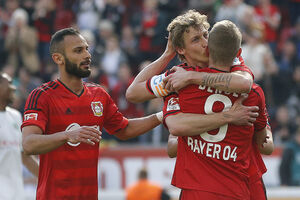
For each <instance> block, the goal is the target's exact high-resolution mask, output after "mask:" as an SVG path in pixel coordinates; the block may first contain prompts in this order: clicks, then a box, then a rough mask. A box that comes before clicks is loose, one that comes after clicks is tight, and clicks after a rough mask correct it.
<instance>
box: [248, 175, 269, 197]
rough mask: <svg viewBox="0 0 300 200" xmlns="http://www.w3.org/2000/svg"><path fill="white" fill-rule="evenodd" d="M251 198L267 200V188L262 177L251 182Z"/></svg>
mask: <svg viewBox="0 0 300 200" xmlns="http://www.w3.org/2000/svg"><path fill="white" fill-rule="evenodd" d="M249 190H250V199H251V200H266V199H267V195H266V188H265V184H264V182H263V180H262V179H258V180H257V181H256V182H253V183H250V184H249Z"/></svg>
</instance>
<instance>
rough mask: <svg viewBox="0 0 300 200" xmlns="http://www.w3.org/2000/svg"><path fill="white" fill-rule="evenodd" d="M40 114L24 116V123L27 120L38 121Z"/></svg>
mask: <svg viewBox="0 0 300 200" xmlns="http://www.w3.org/2000/svg"><path fill="white" fill-rule="evenodd" d="M37 118H38V114H37V113H28V114H25V115H24V121H27V120H37Z"/></svg>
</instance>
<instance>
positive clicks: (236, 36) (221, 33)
mask: <svg viewBox="0 0 300 200" xmlns="http://www.w3.org/2000/svg"><path fill="white" fill-rule="evenodd" d="M241 42H242V34H241V32H240V30H239V29H238V27H237V26H236V25H235V24H234V23H232V22H231V21H229V20H223V21H220V22H217V23H216V24H215V25H214V26H213V27H212V29H211V31H210V32H209V37H208V49H209V56H210V57H211V59H212V60H213V62H214V64H222V65H231V64H232V62H233V59H234V58H235V57H236V55H237V53H238V51H239V49H240V47H241Z"/></svg>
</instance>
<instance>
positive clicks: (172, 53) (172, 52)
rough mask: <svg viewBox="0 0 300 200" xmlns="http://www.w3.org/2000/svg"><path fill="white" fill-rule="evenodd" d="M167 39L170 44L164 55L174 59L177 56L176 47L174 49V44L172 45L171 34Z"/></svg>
mask: <svg viewBox="0 0 300 200" xmlns="http://www.w3.org/2000/svg"><path fill="white" fill-rule="evenodd" d="M167 39H168V43H167V46H166V49H165V52H164V54H166V55H169V56H172V58H173V57H175V56H176V51H175V49H174V47H173V44H172V40H171V36H170V34H169V36H168V37H167Z"/></svg>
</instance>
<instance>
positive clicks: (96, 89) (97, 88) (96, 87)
mask: <svg viewBox="0 0 300 200" xmlns="http://www.w3.org/2000/svg"><path fill="white" fill-rule="evenodd" d="M83 84H84V86H85V88H86V89H87V90H88V91H90V92H92V93H98V92H99V93H104V94H107V95H108V92H107V91H106V90H105V89H104V87H103V86H102V85H99V84H97V83H92V82H84V83H83Z"/></svg>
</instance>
